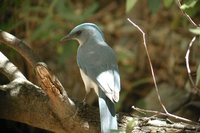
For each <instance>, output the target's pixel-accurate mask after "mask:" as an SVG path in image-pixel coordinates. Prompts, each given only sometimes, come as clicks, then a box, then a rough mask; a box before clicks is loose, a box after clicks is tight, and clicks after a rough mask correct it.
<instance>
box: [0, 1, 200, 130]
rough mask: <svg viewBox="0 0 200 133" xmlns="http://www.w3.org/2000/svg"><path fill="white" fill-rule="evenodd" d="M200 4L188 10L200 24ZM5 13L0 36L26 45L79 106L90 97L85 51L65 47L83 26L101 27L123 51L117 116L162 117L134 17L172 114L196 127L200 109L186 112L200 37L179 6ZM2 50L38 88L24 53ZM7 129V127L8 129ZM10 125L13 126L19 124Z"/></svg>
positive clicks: (12, 8)
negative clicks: (144, 113) (141, 112)
mask: <svg viewBox="0 0 200 133" xmlns="http://www.w3.org/2000/svg"><path fill="white" fill-rule="evenodd" d="M199 4H200V2H199V1H198V0H185V1H184V2H183V5H182V7H181V8H182V9H183V10H185V11H186V12H187V13H188V14H190V15H191V17H192V19H193V20H194V21H195V22H197V23H199V22H200V19H199V13H200V8H199ZM0 13H1V16H0V29H2V30H5V31H7V32H10V33H12V34H14V35H15V36H17V37H18V38H21V39H23V40H24V41H26V42H27V43H28V44H29V45H30V47H31V48H32V49H33V50H34V51H35V52H36V53H38V55H39V56H40V57H41V60H42V61H44V62H46V63H47V64H48V66H49V67H50V68H51V69H52V70H53V71H54V73H56V74H57V76H58V78H59V79H60V81H61V82H62V84H63V85H64V87H65V88H66V89H67V91H68V93H69V95H70V97H72V98H73V99H76V100H82V99H83V98H84V96H85V95H84V93H85V92H84V89H83V88H84V86H83V82H82V80H81V78H80V74H79V70H78V67H77V64H76V50H77V47H78V44H77V42H74V41H69V42H68V43H67V44H64V45H62V44H60V42H59V41H60V39H61V38H62V37H63V36H65V35H66V34H67V33H69V31H70V30H71V29H72V28H73V27H74V26H76V25H78V24H80V23H83V22H93V23H96V24H97V25H99V26H100V27H101V29H102V30H103V32H104V34H105V38H106V41H107V43H108V44H109V45H110V46H111V47H112V48H113V49H114V50H115V51H116V54H117V58H118V62H119V67H120V74H121V81H122V82H121V83H122V91H121V99H120V101H119V103H118V104H117V107H116V108H117V110H118V111H123V112H128V113H130V112H132V111H133V110H132V109H131V106H132V105H137V106H139V107H142V108H149V109H154V110H160V106H159V104H158V102H157V99H156V95H155V93H154V85H153V82H152V78H151V75H150V69H149V65H148V62H147V57H146V53H145V51H144V47H143V45H142V36H141V34H140V33H139V32H138V31H137V30H136V29H135V28H133V27H132V26H131V25H130V23H128V22H127V20H126V18H127V17H130V18H131V19H133V20H134V21H135V22H136V23H137V24H139V25H140V26H141V27H142V28H143V29H144V30H145V32H146V33H147V40H148V42H147V43H148V50H149V52H150V54H151V59H152V62H153V66H154V68H155V74H156V78H157V81H158V84H159V89H160V93H161V97H162V98H163V99H164V104H165V105H166V106H167V108H168V109H169V111H170V112H172V113H177V114H180V115H182V116H184V117H187V118H190V119H194V120H196V119H197V118H198V117H199V114H198V111H199V106H195V105H190V106H189V107H188V108H187V109H186V107H185V106H183V105H186V104H185V103H186V102H187V101H188V99H190V96H189V94H190V91H189V90H190V89H191V87H190V86H189V82H188V75H187V71H186V67H185V59H184V57H185V52H186V50H187V47H188V44H189V42H190V40H191V38H192V36H193V33H194V34H197V35H199V34H200V33H199V31H200V30H199V29H196V28H195V29H194V28H193V27H192V26H191V24H190V23H189V22H188V20H187V19H185V18H184V17H183V16H182V14H181V11H180V10H179V8H178V6H177V5H176V3H175V1H173V0H163V1H161V0H140V1H138V0H127V1H124V0H116V1H113V0H110V1H104V0H99V1H97V0H85V1H84V2H81V1H78V0H73V1H72V0H48V1H39V0H26V1H23V0H17V1H16V0H15V1H11V0H10V1H8V0H7V1H6V0H0ZM191 32H192V33H191ZM196 44H199V41H197V42H196V43H195V45H194V46H193V48H192V53H191V57H190V63H191V69H192V73H193V77H194V79H195V78H196V72H197V68H198V65H199V52H198V51H199V46H198V45H196ZM0 50H1V51H2V52H3V53H5V54H6V55H7V56H8V58H9V59H10V60H11V61H12V62H14V63H15V64H16V65H17V66H18V67H19V68H20V69H21V71H22V72H23V73H24V74H25V75H26V76H27V77H28V78H29V79H30V80H31V81H32V82H35V78H34V73H33V71H32V69H31V68H30V66H29V65H28V64H27V62H26V61H25V60H24V59H23V58H22V57H21V56H20V55H19V54H18V53H16V52H15V51H14V50H12V49H10V48H7V47H5V46H4V45H0ZM197 75H199V72H198V73H197ZM0 81H1V77H0ZM88 102H89V103H90V104H94V105H96V104H97V103H96V98H95V97H92V96H89V98H88ZM191 106H192V107H191ZM183 110H185V111H183ZM186 112H187V113H186ZM3 124H5V121H3V122H2V124H0V125H3ZM5 125H6V127H9V126H10V125H12V124H10V123H9V124H5ZM13 127H15V128H17V129H14V130H15V131H16V132H17V130H19V132H30V131H29V130H36V129H32V128H26V126H25V127H24V126H22V127H23V128H22V127H21V126H16V125H14V126H13ZM25 129H26V130H25ZM27 130H28V131H27Z"/></svg>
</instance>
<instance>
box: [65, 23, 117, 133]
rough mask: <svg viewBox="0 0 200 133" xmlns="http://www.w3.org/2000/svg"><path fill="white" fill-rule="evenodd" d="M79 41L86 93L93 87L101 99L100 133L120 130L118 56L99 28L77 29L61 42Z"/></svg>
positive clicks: (88, 26)
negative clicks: (118, 124)
mask: <svg viewBox="0 0 200 133" xmlns="http://www.w3.org/2000/svg"><path fill="white" fill-rule="evenodd" d="M69 39H73V40H77V41H78V42H79V48H78V51H77V64H78V66H79V68H80V73H81V77H82V79H83V82H84V85H85V89H86V93H89V92H90V90H91V88H92V89H94V91H95V93H96V94H97V96H98V102H99V112H100V122H101V132H102V133H110V132H111V130H116V129H118V126H117V119H116V114H115V107H114V104H115V103H116V102H118V101H119V92H120V76H119V70H118V65H117V61H116V56H115V53H114V51H113V50H112V48H111V47H109V46H108V44H107V43H106V42H105V40H104V36H103V33H102V31H101V30H100V28H99V27H98V26H97V25H95V24H93V23H83V24H80V25H78V26H76V27H75V28H74V29H73V30H72V31H71V32H70V33H69V34H68V35H67V36H65V37H64V38H63V39H62V40H69Z"/></svg>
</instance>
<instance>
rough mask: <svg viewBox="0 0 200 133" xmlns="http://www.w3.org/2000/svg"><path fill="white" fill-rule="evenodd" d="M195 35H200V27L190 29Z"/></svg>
mask: <svg viewBox="0 0 200 133" xmlns="http://www.w3.org/2000/svg"><path fill="white" fill-rule="evenodd" d="M189 31H190V32H192V33H193V34H195V35H200V27H197V28H192V29H189Z"/></svg>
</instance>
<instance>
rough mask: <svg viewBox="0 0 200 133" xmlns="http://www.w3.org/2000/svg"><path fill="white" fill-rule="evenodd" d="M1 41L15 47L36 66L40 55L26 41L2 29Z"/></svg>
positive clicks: (0, 31)
mask: <svg viewBox="0 0 200 133" xmlns="http://www.w3.org/2000/svg"><path fill="white" fill-rule="evenodd" d="M0 42H1V43H4V44H5V45H7V46H9V47H11V48H13V49H15V50H16V51H17V52H18V53H19V54H21V55H22V56H23V57H24V58H25V59H26V60H27V61H28V62H29V64H31V66H35V65H36V64H37V62H39V61H40V60H39V57H38V56H37V55H36V54H35V53H34V52H33V51H32V50H31V49H30V48H29V47H28V45H26V43H25V42H23V41H22V40H20V39H18V38H16V37H15V36H13V35H12V34H10V33H8V32H5V31H2V30H0Z"/></svg>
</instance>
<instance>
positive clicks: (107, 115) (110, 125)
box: [98, 89, 118, 133]
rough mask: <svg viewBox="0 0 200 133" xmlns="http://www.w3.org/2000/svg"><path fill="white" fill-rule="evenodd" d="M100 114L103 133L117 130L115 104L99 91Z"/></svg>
mask: <svg viewBox="0 0 200 133" xmlns="http://www.w3.org/2000/svg"><path fill="white" fill-rule="evenodd" d="M98 100H99V112H100V121H101V133H110V132H111V130H117V129H118V127H117V118H116V114H115V107H114V103H113V102H111V101H110V99H109V98H108V97H106V95H105V94H104V92H103V91H102V90H101V89H99V99H98Z"/></svg>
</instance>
